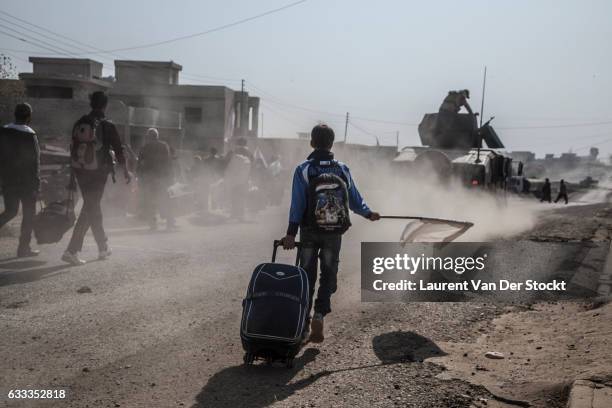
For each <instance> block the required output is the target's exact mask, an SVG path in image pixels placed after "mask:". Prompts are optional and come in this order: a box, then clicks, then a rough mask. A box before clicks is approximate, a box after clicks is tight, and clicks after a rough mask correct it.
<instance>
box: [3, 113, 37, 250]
mask: <svg viewBox="0 0 612 408" xmlns="http://www.w3.org/2000/svg"><path fill="white" fill-rule="evenodd" d="M31 119H32V107H31V106H30V105H29V104H27V103H20V104H18V105H17V106H16V107H15V121H14V122H13V123H11V124H8V125H5V126H4V127H2V128H0V179H1V182H2V195H3V197H4V212H2V214H0V228H2V227H3V226H4V225H5V224H6V223H8V222H9V221H10V220H12V219H13V218H14V217H15V216H16V215H17V212H18V211H19V203H21V207H22V219H21V233H20V235H19V245H18V247H17V257H19V258H23V257H28V256H36V255H38V253H39V251H38V250H33V249H31V248H30V241H31V240H32V230H33V227H34V216H35V215H36V196H37V194H38V189H39V187H40V175H39V170H40V148H39V146H38V137H37V136H36V132H34V130H33V129H32V128H31V127H30V126H29V124H30V121H31Z"/></svg>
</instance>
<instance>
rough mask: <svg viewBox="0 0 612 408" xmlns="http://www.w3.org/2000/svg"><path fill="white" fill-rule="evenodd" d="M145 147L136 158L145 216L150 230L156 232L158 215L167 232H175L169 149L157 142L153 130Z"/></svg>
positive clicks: (171, 163)
mask: <svg viewBox="0 0 612 408" xmlns="http://www.w3.org/2000/svg"><path fill="white" fill-rule="evenodd" d="M147 138H148V141H147V143H146V144H145V145H144V146H143V147H142V150H141V151H140V155H139V156H138V177H139V181H140V183H139V185H140V187H141V188H142V189H143V198H144V200H145V202H144V209H145V216H146V218H147V221H148V222H149V226H150V227H151V230H156V229H157V212H158V209H159V212H160V215H161V216H162V217H164V218H165V219H166V228H167V229H172V228H175V227H176V225H175V221H174V216H173V213H172V208H171V203H170V197H169V194H168V187H170V186H171V185H172V183H173V182H174V170H173V162H172V155H171V153H170V147H169V146H168V144H167V143H166V142H163V141H161V140H159V132H158V131H157V129H155V128H150V129H149V130H148V131H147Z"/></svg>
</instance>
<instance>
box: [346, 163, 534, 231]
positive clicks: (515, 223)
mask: <svg viewBox="0 0 612 408" xmlns="http://www.w3.org/2000/svg"><path fill="white" fill-rule="evenodd" d="M351 168H352V169H353V173H354V174H353V176H354V178H355V180H356V183H358V186H359V188H360V190H361V192H362V194H363V196H364V197H365V199H366V202H367V203H368V204H369V206H370V207H371V208H372V209H374V210H376V211H378V212H380V213H381V214H382V215H409V216H420V217H433V218H444V219H450V220H455V221H467V222H472V223H473V224H474V226H473V227H472V228H471V229H469V230H468V231H467V232H466V233H465V234H463V235H462V236H460V237H459V238H458V239H457V241H472V242H478V241H489V240H494V239H501V238H509V237H511V236H514V235H516V234H519V233H521V232H523V231H526V230H528V229H530V228H532V227H533V226H534V225H535V222H536V219H537V216H538V212H539V211H541V207H540V206H538V204H539V203H538V202H537V201H535V200H527V199H523V198H520V197H519V196H517V195H515V194H512V193H509V192H504V191H501V190H500V191H489V190H482V189H478V188H468V187H466V186H464V185H463V184H462V183H461V182H460V181H459V180H456V179H454V178H452V177H451V179H450V180H440V179H439V178H438V177H437V176H436V174H435V172H431V171H429V172H407V171H402V170H403V169H397V168H394V167H393V166H391V165H389V166H378V167H377V168H376V170H375V171H373V169H374V168H375V167H370V166H367V167H366V168H363V167H361V166H359V165H357V166H355V165H353V166H352V167H351ZM377 224H380V225H376V226H373V225H368V227H367V228H368V229H367V231H363V232H364V233H365V236H363V237H362V240H364V241H365V240H367V241H394V240H398V239H399V237H400V234H401V232H402V230H403V229H404V226H405V225H406V222H403V221H401V220H381V221H379V222H378V223H377Z"/></svg>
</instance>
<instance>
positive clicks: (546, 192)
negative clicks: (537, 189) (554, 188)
mask: <svg viewBox="0 0 612 408" xmlns="http://www.w3.org/2000/svg"><path fill="white" fill-rule="evenodd" d="M551 194H552V193H551V188H550V180H549V179H546V180H544V185H543V186H542V198H541V199H540V202H541V203H542V202H544V201H548V202H549V203H550V202H551V200H552V198H551Z"/></svg>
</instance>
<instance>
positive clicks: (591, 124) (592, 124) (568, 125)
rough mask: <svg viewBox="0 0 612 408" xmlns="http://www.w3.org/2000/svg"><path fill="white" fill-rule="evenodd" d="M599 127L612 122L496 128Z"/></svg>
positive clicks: (503, 128) (501, 128)
mask: <svg viewBox="0 0 612 408" xmlns="http://www.w3.org/2000/svg"><path fill="white" fill-rule="evenodd" d="M600 125H612V121H605V122H584V123H570V124H566V125H546V126H516V127H501V126H499V127H496V128H497V129H499V130H526V129H558V128H574V127H586V126H600Z"/></svg>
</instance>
